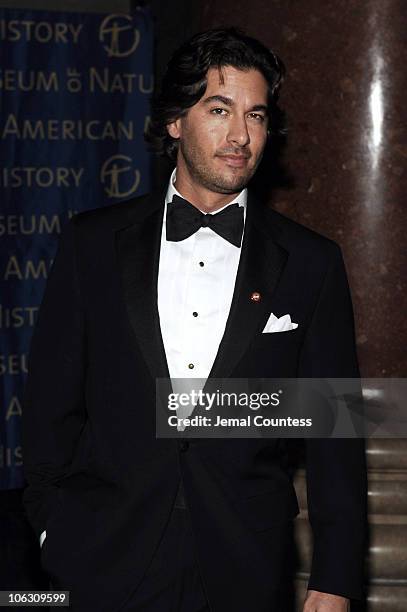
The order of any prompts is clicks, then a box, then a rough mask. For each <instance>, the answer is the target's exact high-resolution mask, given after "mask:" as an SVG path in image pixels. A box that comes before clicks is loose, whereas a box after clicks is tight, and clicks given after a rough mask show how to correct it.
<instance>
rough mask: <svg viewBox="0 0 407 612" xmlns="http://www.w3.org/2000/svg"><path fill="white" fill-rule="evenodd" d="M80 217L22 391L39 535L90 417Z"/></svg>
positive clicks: (31, 510) (56, 267)
mask: <svg viewBox="0 0 407 612" xmlns="http://www.w3.org/2000/svg"><path fill="white" fill-rule="evenodd" d="M74 242H75V220H74V219H72V220H70V221H69V222H68V223H67V224H66V225H65V227H64V229H63V232H62V235H61V238H60V242H59V245H58V249H57V253H56V257H55V259H54V262H53V265H52V268H51V271H50V274H49V277H48V282H47V285H46V289H45V292H44V296H43V300H42V303H41V306H40V309H39V312H38V318H37V321H36V325H35V329H34V332H33V336H32V340H31V345H30V351H29V357H28V376H27V379H26V384H25V387H24V394H23V451H24V474H25V478H26V481H27V487H26V489H25V491H24V497H23V500H24V505H25V508H26V512H27V515H28V518H29V521H30V522H31V524H32V526H33V527H34V530H35V532H36V533H37V535H38V536H39V535H40V533H41V532H42V531H43V530H44V529H45V528H46V523H47V518H48V517H49V516H50V515H51V514H52V510H53V508H54V506H55V505H56V504H57V503H58V484H59V482H60V480H61V479H62V478H63V476H64V475H65V474H66V473H67V471H68V469H69V466H70V463H71V461H72V457H73V454H74V451H75V446H76V444H77V442H78V440H79V437H80V433H81V430H82V428H83V425H84V423H85V420H86V412H85V401H84V395H85V390H84V385H85V374H86V355H85V325H84V312H83V307H82V303H81V295H80V290H79V284H78V274H77V261H76V253H75V244H74Z"/></svg>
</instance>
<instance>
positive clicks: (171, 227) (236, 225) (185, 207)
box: [166, 195, 244, 247]
mask: <svg viewBox="0 0 407 612" xmlns="http://www.w3.org/2000/svg"><path fill="white" fill-rule="evenodd" d="M243 225H244V221H243V206H239V204H231V206H227V207H226V208H224V209H223V210H221V211H220V212H219V213H216V214H214V215H212V214H207V215H206V214H204V213H201V211H200V210H198V209H197V208H196V207H195V206H193V205H192V204H190V202H188V201H187V200H184V199H183V198H180V197H179V196H177V195H174V197H173V200H172V202H171V204H169V205H168V206H167V218H166V233H167V240H171V241H173V242H179V241H180V240H185V238H189V236H192V234H195V232H196V231H198V230H199V228H200V227H210V228H211V230H212V231H214V232H216V233H217V234H218V235H219V236H222V238H224V239H225V240H227V241H228V242H230V243H231V244H234V245H235V246H236V247H240V243H241V242H242V235H243Z"/></svg>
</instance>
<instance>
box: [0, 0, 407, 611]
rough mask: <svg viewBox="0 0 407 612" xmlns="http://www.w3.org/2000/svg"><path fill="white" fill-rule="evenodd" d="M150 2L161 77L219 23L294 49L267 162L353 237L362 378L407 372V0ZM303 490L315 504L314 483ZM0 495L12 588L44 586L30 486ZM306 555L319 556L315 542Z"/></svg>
mask: <svg viewBox="0 0 407 612" xmlns="http://www.w3.org/2000/svg"><path fill="white" fill-rule="evenodd" d="M131 5H132V3H131V2H125V1H123V0H118V1H113V0H111V1H108V0H99V1H97V2H96V1H95V2H91V1H89V0H81V1H77V0H70V1H68V0H65V1H60V2H58V4H57V8H58V10H71V11H82V12H84V11H94V12H121V11H123V12H126V11H128V10H129V9H130V8H131ZM150 5H151V6H152V10H153V13H154V15H155V23H156V48H155V64H156V74H157V77H158V78H159V77H160V75H161V74H162V70H163V66H164V65H165V63H166V61H167V59H168V57H169V55H170V53H171V52H172V51H173V49H174V48H175V47H177V46H178V45H179V43H180V42H181V41H182V40H184V39H185V38H187V37H189V36H190V35H192V34H194V33H195V32H197V31H199V30H202V29H206V28H209V27H215V26H220V25H235V26H238V27H241V28H244V29H245V30H246V31H247V32H248V33H250V34H252V35H253V36H255V37H258V38H260V39H261V40H262V41H263V42H264V43H265V44H267V45H268V46H270V47H271V48H272V49H273V50H274V51H275V52H277V54H278V55H280V57H281V58H282V59H283V61H284V62H285V64H286V67H287V77H286V82H285V84H284V86H283V90H282V94H281V106H282V107H283V108H285V109H286V111H287V117H288V128H289V129H288V139H287V143H286V146H285V147H283V148H282V149H280V148H278V149H277V147H276V150H275V151H274V152H273V151H272V153H271V157H267V158H266V159H265V164H264V165H263V172H264V173H265V174H267V175H268V176H270V173H271V175H272V176H273V185H272V187H273V188H272V189H271V190H270V188H269V185H267V190H266V192H267V196H266V197H267V200H268V201H269V203H270V205H272V206H274V207H275V208H276V209H277V210H279V211H280V212H282V213H284V214H286V215H287V216H289V217H291V218H293V219H295V220H297V221H299V222H300V223H303V224H304V225H307V226H308V227H311V228H313V229H315V230H317V231H319V232H321V233H323V234H325V235H326V236H328V237H330V238H332V239H334V240H336V241H337V242H338V243H339V244H340V245H341V247H342V249H343V253H344V258H345V263H346V267H347V271H348V275H349V280H350V284H351V290H352V295H353V301H354V308H355V317H356V337H357V346H358V354H359V360H360V365H361V372H362V376H364V377H370V378H374V377H383V378H387V377H405V376H406V372H407V355H406V350H405V348H406V346H407V323H406V312H407V290H406V270H407V248H406V242H407V239H406V235H407V219H406V212H405V210H406V206H405V192H406V180H405V177H406V172H407V170H406V159H407V140H406V130H407V127H406V125H407V122H406V112H405V92H406V91H407V72H406V70H405V66H406V64H407V62H406V60H407V48H406V44H405V33H406V31H407V3H406V2H405V1H404V0H304V1H301V2H300V1H298V0H250V2H243V1H238V0H233V1H231V0H223V1H222V2H219V1H216V2H215V1H213V0H205V1H204V0H196V1H191V0H189V1H186V0H173V1H172V2H164V1H161V2H159V1H157V0H152V2H150ZM0 6H3V7H4V6H6V7H14V8H36V9H49V10H53V9H55V8H56V7H55V3H53V2H51V1H50V0H49V1H48V2H46V1H31V2H29V1H28V0H26V1H25V2H15V1H14V2H13V1H10V0H8V1H6V2H5V1H0ZM277 153H278V155H277ZM273 155H274V158H273ZM277 162H278V164H277ZM273 169H274V170H273ZM276 169H277V170H276ZM155 170H156V172H158V173H159V174H161V173H163V172H166V170H167V168H166V166H165V165H163V164H159V165H158V166H157V167H156V169H155ZM372 384H373V386H374V383H372ZM406 450H407V444H406V441H405V440H394V441H393V440H385V441H377V440H376V441H371V442H370V443H369V448H368V460H369V468H370V471H369V476H370V493H371V495H370V513H371V516H370V520H371V523H372V525H373V529H372V542H371V552H370V557H369V565H370V569H371V576H370V583H371V587H370V593H371V596H370V608H369V609H370V610H377V611H379V610H380V612H387V611H389V612H399V611H400V612H401V611H402V610H406V609H407V580H406V579H405V576H407V569H406V561H403V558H405V546H406V545H407V520H406V517H407V460H406V456H407V453H406ZM298 488H299V492H300V498H301V499H302V500H303V496H302V493H301V491H303V483H302V480H301V479H300V481H299V484H298ZM0 500H1V502H0V503H1V505H0V521H1V522H0V524H1V526H2V527H1V529H0V538H1V539H0V554H1V557H0V559H1V560H0V576H1V582H2V583H3V584H1V587H2V588H6V587H7V588H21V589H22V588H30V587H34V586H36V587H37V588H39V586H40V584H41V577H40V574H39V573H38V569H37V568H38V553H39V551H38V543H37V542H36V540H35V538H34V536H33V535H32V533H31V531H30V528H29V527H28V526H27V524H26V523H25V520H24V516H23V513H22V510H21V506H20V493H19V492H18V491H14V492H7V493H6V492H2V493H1V494H0ZM302 504H303V505H302V507H304V508H305V506H306V502H305V501H304V500H303V501H302ZM301 529H302V527H301ZM304 534H305V535H304V537H303V538H302V541H303V542H305V544H303V547H304V546H305V548H306V549H307V550H308V551H309V542H308V539H307V538H309V535H307V534H306V533H305V532H304ZM403 550H404V552H403ZM304 555H305V557H307V555H308V557H309V553H307V551H305V553H304ZM403 563H404V565H403ZM305 565H306V563H305ZM300 569H301V568H300ZM302 575H303V577H305V574H304V572H303V573H302Z"/></svg>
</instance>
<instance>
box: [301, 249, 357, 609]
mask: <svg viewBox="0 0 407 612" xmlns="http://www.w3.org/2000/svg"><path fill="white" fill-rule="evenodd" d="M299 377H301V378H313V377H315V378H359V368H358V362H357V355H356V346H355V332H354V320H353V309H352V303H351V297H350V292H349V286H348V281H347V277H346V272H345V267H344V264H343V259H342V255H341V251H340V249H339V247H338V246H337V245H334V246H333V250H332V255H331V257H330V264H328V267H327V272H326V276H325V279H324V281H323V285H322V289H321V292H320V295H319V298H318V301H317V304H316V307H315V310H314V313H313V316H312V319H311V322H310V324H309V328H308V330H307V334H306V338H305V341H304V344H303V348H302V352H301V357H300V364H299ZM305 451H306V472H307V498H308V512H309V520H310V523H311V527H312V532H313V539H314V545H313V557H312V565H311V575H310V579H309V584H308V588H309V589H313V590H316V591H322V592H327V593H333V594H336V595H342V596H344V597H349V598H355V599H360V598H362V597H363V568H364V551H365V541H366V531H367V529H366V512H367V511H366V505H367V503H366V502H367V477H366V460H365V444H364V440H363V439H362V438H348V439H346V438H314V439H312V438H309V439H307V440H306V441H305Z"/></svg>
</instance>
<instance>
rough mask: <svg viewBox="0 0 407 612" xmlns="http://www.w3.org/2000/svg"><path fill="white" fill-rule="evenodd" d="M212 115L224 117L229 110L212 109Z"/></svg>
mask: <svg viewBox="0 0 407 612" xmlns="http://www.w3.org/2000/svg"><path fill="white" fill-rule="evenodd" d="M211 113H213V114H214V115H224V114H225V113H227V110H226V109H225V108H212V109H211Z"/></svg>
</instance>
